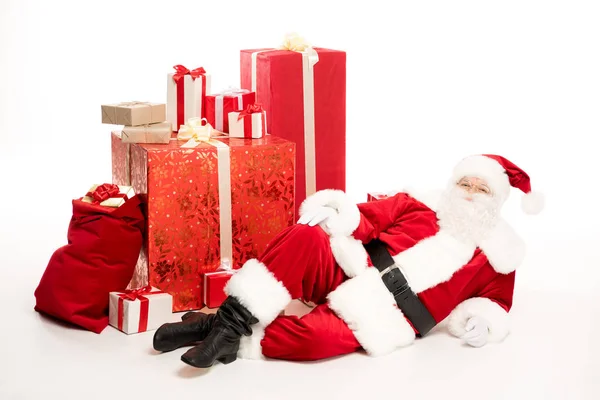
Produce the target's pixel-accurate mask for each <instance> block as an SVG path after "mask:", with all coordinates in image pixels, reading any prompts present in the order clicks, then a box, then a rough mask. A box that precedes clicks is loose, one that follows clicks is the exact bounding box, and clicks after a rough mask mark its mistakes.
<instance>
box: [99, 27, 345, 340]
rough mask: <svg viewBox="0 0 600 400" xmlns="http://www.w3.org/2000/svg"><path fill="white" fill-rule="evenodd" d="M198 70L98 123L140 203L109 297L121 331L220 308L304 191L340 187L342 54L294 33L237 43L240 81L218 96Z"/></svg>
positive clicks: (169, 76) (106, 109)
mask: <svg viewBox="0 0 600 400" xmlns="http://www.w3.org/2000/svg"><path fill="white" fill-rule="evenodd" d="M194 67H196V68H191V69H190V68H187V67H186V66H182V65H176V66H175V67H174V71H171V72H168V71H167V72H166V73H165V77H166V88H165V89H166V101H165V102H164V103H153V102H142V101H131V99H125V100H127V101H126V102H123V103H117V104H106V105H102V107H101V108H102V122H103V123H105V124H111V125H120V126H121V127H119V128H115V129H114V130H113V131H112V132H111V145H112V183H113V184H115V185H120V186H119V187H123V188H131V190H133V191H134V192H135V193H136V194H140V195H141V196H143V198H144V200H145V201H144V203H145V216H146V231H145V234H144V244H143V246H142V248H141V251H140V256H139V259H138V262H137V266H136V269H135V273H134V275H133V278H132V280H131V282H130V284H129V287H128V288H127V290H124V291H121V292H114V293H111V294H110V307H109V312H110V318H109V320H110V324H111V325H113V326H115V327H117V328H118V329H120V330H122V331H124V332H126V333H134V332H143V331H146V330H152V329H156V328H157V327H158V326H159V325H160V324H161V323H164V322H166V321H167V320H169V316H167V315H165V314H167V313H172V312H180V311H187V310H198V309H202V308H203V307H208V308H216V307H218V306H219V305H220V304H221V302H222V301H223V300H224V298H225V293H224V287H225V284H226V283H227V280H228V279H229V278H230V277H231V276H232V274H234V273H235V271H236V270H237V269H239V268H240V267H241V266H242V265H243V264H244V262H245V261H247V260H248V259H250V258H255V257H258V256H259V255H260V254H261V253H262V252H263V251H264V250H265V249H266V247H267V245H268V243H269V241H270V240H271V239H273V238H274V236H275V235H277V234H278V233H279V232H281V231H282V230H283V229H285V228H286V227H289V226H291V225H293V224H294V223H295V221H296V220H297V217H298V209H299V207H300V204H301V203H302V201H303V200H304V199H305V198H306V197H307V196H309V195H311V194H312V193H314V192H316V191H318V190H321V189H339V190H345V180H346V177H345V164H346V160H345V157H346V155H345V151H346V150H345V148H346V143H345V138H346V125H345V124H346V53H345V52H343V51H337V50H330V49H324V48H313V47H311V46H308V45H307V44H305V43H304V42H303V41H302V40H300V39H299V38H297V37H291V38H290V37H287V38H286V41H285V42H284V45H283V46H282V47H281V48H277V49H275V48H261V49H253V50H242V51H241V52H240V77H239V79H240V81H239V84H238V85H234V86H233V87H230V88H228V89H225V90H223V91H220V92H217V93H214V92H213V91H212V89H211V72H208V71H206V70H205V69H204V68H202V67H201V66H194ZM159 79H160V80H161V81H162V79H164V78H160V77H159ZM163 82H164V81H163Z"/></svg>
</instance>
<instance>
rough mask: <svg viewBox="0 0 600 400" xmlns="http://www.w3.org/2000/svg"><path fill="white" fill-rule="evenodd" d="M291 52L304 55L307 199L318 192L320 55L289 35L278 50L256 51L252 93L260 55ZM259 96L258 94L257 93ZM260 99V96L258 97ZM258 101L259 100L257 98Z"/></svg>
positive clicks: (253, 56)
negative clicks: (317, 69) (317, 66)
mask: <svg viewBox="0 0 600 400" xmlns="http://www.w3.org/2000/svg"><path fill="white" fill-rule="evenodd" d="M276 50H289V51H297V52H299V53H302V94H303V101H304V148H305V150H304V163H305V164H304V165H305V168H304V171H305V175H306V177H305V178H306V193H305V195H306V197H308V196H310V195H312V194H314V193H315V192H316V191H317V166H316V146H315V83H314V77H315V75H314V67H315V64H316V63H318V62H319V54H318V53H317V52H316V50H315V49H313V48H312V46H310V45H309V44H308V43H307V42H306V41H305V40H304V38H302V37H301V36H299V35H298V34H295V33H291V34H287V35H286V36H285V37H284V41H283V44H282V45H281V46H280V47H279V48H278V49H267V50H260V51H255V52H253V53H252V55H251V62H252V65H251V68H252V71H251V73H252V74H251V75H252V91H256V60H257V56H258V54H259V53H264V52H267V51H276ZM257 95H258V93H257ZM257 97H258V96H257ZM257 101H260V100H258V98H257Z"/></svg>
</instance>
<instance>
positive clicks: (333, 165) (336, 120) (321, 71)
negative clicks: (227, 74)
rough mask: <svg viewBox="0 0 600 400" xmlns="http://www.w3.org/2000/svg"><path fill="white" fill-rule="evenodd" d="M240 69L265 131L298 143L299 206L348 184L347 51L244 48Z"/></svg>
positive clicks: (297, 198) (243, 81) (242, 79)
mask: <svg viewBox="0 0 600 400" xmlns="http://www.w3.org/2000/svg"><path fill="white" fill-rule="evenodd" d="M315 62H316V63H315ZM240 73H241V87H242V88H243V89H247V90H250V91H253V92H256V102H257V103H259V104H261V105H262V106H263V107H264V109H265V111H266V114H267V132H268V133H270V134H272V135H274V136H279V137H282V138H284V139H288V140H291V141H292V142H294V143H295V144H296V151H297V164H296V177H297V180H296V212H297V210H298V208H299V207H300V205H301V203H302V201H303V200H304V199H306V198H307V197H308V196H309V195H311V194H313V193H314V192H316V191H318V190H322V189H339V190H345V189H346V53H345V52H343V51H338V50H330V49H324V48H317V47H315V48H314V49H312V48H309V49H306V50H305V51H303V52H300V51H291V50H277V49H256V50H242V51H241V54H240Z"/></svg>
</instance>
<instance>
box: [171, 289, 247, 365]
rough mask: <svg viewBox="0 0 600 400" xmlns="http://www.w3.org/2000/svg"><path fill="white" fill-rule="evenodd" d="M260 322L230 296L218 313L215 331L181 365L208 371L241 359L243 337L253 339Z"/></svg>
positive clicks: (182, 357)
mask: <svg viewBox="0 0 600 400" xmlns="http://www.w3.org/2000/svg"><path fill="white" fill-rule="evenodd" d="M257 322H258V319H256V318H255V317H254V316H253V315H252V314H251V313H250V311H248V310H247V309H246V308H245V307H244V306H242V305H241V304H240V302H239V301H238V300H237V299H236V298H234V297H231V296H229V297H228V298H227V299H226V300H225V301H224V302H223V304H222V305H221V307H219V310H218V311H217V314H216V317H215V321H214V325H213V329H212V331H211V332H210V333H209V335H208V336H207V337H206V338H205V339H204V341H203V342H202V343H200V344H199V345H197V346H196V347H193V348H191V349H190V350H188V351H187V352H186V353H185V354H184V355H183V356H181V361H183V362H184V363H186V364H189V365H191V366H193V367H196V368H208V367H210V366H212V365H213V364H214V362H215V361H220V362H222V363H223V364H229V363H230V362H233V361H235V360H236V358H237V351H238V349H239V347H240V339H241V338H242V335H245V336H250V335H252V328H251V327H250V325H252V324H256V323H257Z"/></svg>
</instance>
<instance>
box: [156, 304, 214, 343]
mask: <svg viewBox="0 0 600 400" xmlns="http://www.w3.org/2000/svg"><path fill="white" fill-rule="evenodd" d="M184 317H185V319H184V320H183V321H181V322H174V323H168V324H164V325H162V326H161V327H160V328H158V330H157V331H156V333H155V334H154V341H153V345H154V349H155V350H157V351H162V352H167V351H172V350H175V349H178V348H180V347H183V346H187V345H192V344H195V343H196V342H199V341H201V340H204V338H205V337H206V336H207V335H208V334H209V333H210V331H211V330H212V327H213V323H214V320H215V315H214V314H204V313H201V312H192V313H186V314H185V315H184ZM182 319H183V318H182Z"/></svg>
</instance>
